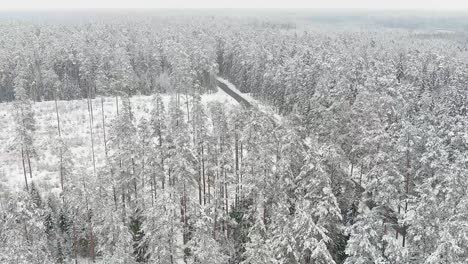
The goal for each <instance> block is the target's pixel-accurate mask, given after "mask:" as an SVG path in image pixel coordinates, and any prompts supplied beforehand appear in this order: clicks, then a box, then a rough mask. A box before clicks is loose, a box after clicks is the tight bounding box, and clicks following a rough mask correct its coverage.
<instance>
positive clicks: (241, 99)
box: [216, 78, 252, 108]
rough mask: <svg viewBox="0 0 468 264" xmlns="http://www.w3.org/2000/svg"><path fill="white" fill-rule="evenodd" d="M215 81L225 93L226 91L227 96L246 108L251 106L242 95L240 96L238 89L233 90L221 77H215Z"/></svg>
mask: <svg viewBox="0 0 468 264" xmlns="http://www.w3.org/2000/svg"><path fill="white" fill-rule="evenodd" d="M216 81H217V82H218V87H219V88H220V89H221V90H223V91H224V92H225V93H227V94H228V95H229V96H231V97H232V98H234V100H236V101H237V102H238V103H239V104H241V105H243V106H245V107H246V108H251V107H252V104H251V103H250V102H249V101H247V100H246V99H245V98H244V97H243V96H241V95H240V94H239V93H238V91H235V90H234V89H232V88H231V87H230V85H229V84H228V83H226V81H225V80H223V79H221V78H217V79H216Z"/></svg>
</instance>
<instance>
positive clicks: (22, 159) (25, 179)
mask: <svg viewBox="0 0 468 264" xmlns="http://www.w3.org/2000/svg"><path fill="white" fill-rule="evenodd" d="M21 162H22V163H23V174H24V182H25V183H26V191H28V192H29V185H28V177H27V176H26V166H25V164H24V150H23V148H21Z"/></svg>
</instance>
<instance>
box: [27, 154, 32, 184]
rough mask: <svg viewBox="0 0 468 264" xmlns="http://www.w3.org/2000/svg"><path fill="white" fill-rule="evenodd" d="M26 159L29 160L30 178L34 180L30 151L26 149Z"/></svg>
mask: <svg viewBox="0 0 468 264" xmlns="http://www.w3.org/2000/svg"><path fill="white" fill-rule="evenodd" d="M26 159H27V160H28V167H29V178H31V179H32V177H33V175H32V169H31V159H30V158H29V150H28V149H26Z"/></svg>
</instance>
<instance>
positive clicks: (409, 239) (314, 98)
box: [0, 16, 468, 264]
mask: <svg viewBox="0 0 468 264" xmlns="http://www.w3.org/2000/svg"><path fill="white" fill-rule="evenodd" d="M0 35H1V36H2V38H1V39H0V101H4V102H10V103H9V104H12V105H13V106H14V107H13V109H14V113H12V114H13V115H14V120H15V123H14V124H2V125H7V126H8V125H11V126H15V134H14V135H10V136H11V137H13V138H14V140H13V142H14V144H12V147H11V152H10V154H11V155H20V156H21V160H20V162H21V164H20V166H21V168H22V170H23V171H22V174H21V175H7V176H8V177H22V178H24V185H23V186H22V188H21V189H20V190H18V189H15V188H12V187H11V188H10V187H8V186H4V185H0V186H1V187H2V189H0V208H1V210H0V262H1V263H84V262H86V261H89V262H91V261H92V262H96V263H125V264H131V263H168V264H169V263H170V264H173V263H203V264H205V263H243V264H261V263H265V264H267V263H268V264H269V263H285V264H286V263H287V264H294V263H301V264H306V263H309V264H328V263H346V264H372V263H386V264H387V263H388V264H393V263H395V264H397V263H398V264H399V263H418V264H419V263H421V264H422V263H425V264H426V263H427V264H429V263H431V264H438V263H453V264H455V263H460V264H461V263H468V193H467V190H468V41H467V39H468V38H467V37H466V36H464V35H458V34H455V33H454V35H453V37H447V35H443V37H441V36H440V35H437V34H434V35H431V34H424V35H421V34H418V33H414V32H413V33H411V32H408V31H404V30H382V31H378V32H373V31H346V32H343V31H338V30H337V31H333V32H323V31H319V30H309V29H307V28H303V27H296V26H292V25H291V23H290V22H289V21H288V22H282V21H277V20H272V19H268V20H267V19H266V20H265V22H263V21H262V20H261V19H258V18H257V19H252V20H251V19H245V18H243V19H240V18H239V19H238V18H232V17H220V16H219V17H216V16H213V17H204V16H194V17H188V16H185V17H136V18H128V17H125V18H108V19H95V20H93V21H88V22H86V23H84V22H77V21H74V22H69V23H63V24H62V23H56V22H54V23H52V22H41V23H40V22H31V21H11V22H5V21H4V22H2V24H0ZM216 76H222V77H224V78H225V79H227V80H229V81H230V82H231V83H233V84H235V85H236V86H237V87H238V89H239V90H241V91H242V92H244V93H250V95H251V96H252V97H254V98H255V99H256V100H257V101H258V102H259V103H261V104H264V105H268V106H270V107H271V108H272V109H273V110H272V111H261V110H259V108H258V107H250V108H249V107H242V106H239V107H236V108H227V107H225V105H223V104H222V103H217V102H212V103H210V104H208V105H205V104H203V103H202V101H201V97H202V96H203V94H205V93H210V92H212V91H214V90H216ZM167 94H169V95H170V96H171V101H170V103H169V105H168V107H166V106H165V105H164V103H163V100H162V96H165V95H167ZM134 95H148V96H152V98H153V99H152V102H153V103H152V109H150V112H149V118H141V119H137V118H135V111H137V110H136V109H134V108H133V107H132V104H131V101H130V98H131V97H132V96H134ZM104 97H105V98H112V100H116V102H117V108H116V109H115V116H114V117H113V119H112V121H111V125H110V126H108V127H105V125H104V127H105V129H104V153H100V154H99V155H104V156H105V160H106V162H105V164H99V163H96V162H95V160H94V159H95V150H94V144H97V142H95V141H93V129H92V127H93V126H92V124H93V123H98V122H102V124H105V122H106V121H105V120H104V119H103V120H99V119H97V118H96V117H95V112H98V111H101V109H93V107H88V113H86V114H87V115H88V118H89V123H90V135H91V137H90V139H89V140H90V141H91V142H92V149H91V150H90V151H92V164H93V168H92V172H93V173H84V172H85V170H83V169H82V165H80V164H77V162H76V157H74V156H73V155H71V154H70V151H69V150H68V143H67V140H66V138H63V137H62V136H61V127H60V124H61V123H60V112H59V110H58V107H57V108H56V111H55V112H51V113H50V115H51V116H53V117H54V118H55V117H56V119H54V120H55V121H54V122H56V137H57V139H56V144H55V146H54V148H55V149H56V152H55V154H56V156H57V157H58V160H59V162H57V164H56V177H57V179H58V181H59V182H60V191H59V192H51V191H50V190H47V189H44V188H42V189H41V188H39V187H38V184H37V183H36V182H35V177H34V175H35V170H36V168H35V167H34V164H35V163H34V162H35V159H38V158H40V157H38V155H37V154H36V153H37V149H36V141H35V128H36V126H37V123H36V121H35V115H34V106H35V105H38V104H40V102H41V101H47V100H52V101H54V100H55V104H56V105H57V104H58V103H63V101H60V100H74V99H87V100H91V99H96V98H97V99H99V98H104ZM5 105H6V103H3V104H0V107H4V106H5ZM90 106H91V105H90ZM102 108H104V104H103V105H102ZM102 111H104V110H103V109H102ZM96 155H98V154H97V153H96Z"/></svg>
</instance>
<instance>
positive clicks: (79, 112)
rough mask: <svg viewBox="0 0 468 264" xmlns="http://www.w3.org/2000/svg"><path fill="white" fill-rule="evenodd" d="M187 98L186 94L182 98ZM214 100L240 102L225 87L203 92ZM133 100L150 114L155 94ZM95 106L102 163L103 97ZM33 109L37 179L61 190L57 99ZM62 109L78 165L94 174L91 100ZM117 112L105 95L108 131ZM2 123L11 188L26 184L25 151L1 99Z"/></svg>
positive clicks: (0, 137) (3, 173)
mask: <svg viewBox="0 0 468 264" xmlns="http://www.w3.org/2000/svg"><path fill="white" fill-rule="evenodd" d="M163 101H164V104H165V106H166V109H167V106H168V104H169V101H170V95H163ZM184 101H185V100H184V99H183V98H182V102H184ZM212 101H219V102H223V103H224V104H225V105H227V106H236V105H237V102H236V101H235V100H234V99H232V98H231V97H230V96H229V95H227V94H226V93H225V92H223V91H221V90H218V92H216V93H212V94H205V95H203V97H202V102H203V103H204V104H205V105H207V104H208V103H209V102H212ZM131 103H132V109H133V111H134V114H135V117H136V120H140V118H142V117H148V115H149V113H150V111H151V109H152V97H151V96H134V97H132V98H131ZM120 104H121V102H120V103H119V105H120ZM92 106H93V119H94V123H93V140H94V151H95V154H96V166H97V167H99V166H100V165H102V164H103V163H104V158H105V156H104V139H103V127H102V108H101V99H100V98H97V99H94V100H92ZM33 109H34V113H35V118H36V127H37V130H36V133H35V148H36V151H37V155H36V157H34V158H33V159H32V160H31V162H32V171H33V181H34V183H35V184H36V185H38V186H39V187H43V188H45V187H47V188H48V189H49V190H52V191H59V171H58V164H59V160H58V158H57V155H54V151H55V150H54V148H55V145H56V141H55V140H56V138H57V136H58V132H57V119H56V114H55V103H54V102H53V101H49V102H38V103H34V105H33ZM58 109H59V114H60V126H61V131H62V137H63V138H64V139H65V140H66V142H67V144H68V145H69V148H70V150H71V152H72V153H73V157H74V163H75V165H76V166H77V168H78V169H79V170H82V171H83V172H86V173H91V174H92V173H93V166H92V154H91V137H90V134H91V133H90V129H89V115H88V103H87V100H73V101H59V102H58ZM115 115H116V101H115V98H111V97H107V98H104V116H105V121H106V132H108V130H109V127H110V125H111V123H112V120H113V119H114V117H115ZM0 124H1V125H0V186H2V185H3V184H6V185H7V186H9V187H10V188H24V176H23V169H22V164H21V153H20V152H18V151H17V150H15V149H14V148H13V139H14V137H15V128H14V120H13V104H12V103H0ZM28 177H29V176H28Z"/></svg>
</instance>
